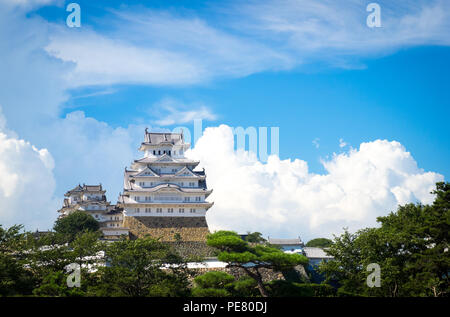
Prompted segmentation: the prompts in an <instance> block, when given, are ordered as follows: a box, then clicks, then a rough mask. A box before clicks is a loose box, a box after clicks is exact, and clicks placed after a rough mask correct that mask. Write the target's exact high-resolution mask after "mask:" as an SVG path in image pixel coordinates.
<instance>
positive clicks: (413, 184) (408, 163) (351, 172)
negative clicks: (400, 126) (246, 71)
mask: <svg viewBox="0 0 450 317" xmlns="http://www.w3.org/2000/svg"><path fill="white" fill-rule="evenodd" d="M233 140H234V137H233V132H232V129H231V128H230V127H228V126H226V125H221V126H219V127H217V128H207V129H206V130H205V132H204V135H203V136H202V137H201V138H200V139H199V140H198V142H197V144H196V146H195V148H194V149H192V150H190V152H188V153H187V155H189V156H190V157H192V158H196V159H200V162H201V163H200V164H201V166H203V167H205V169H206V172H207V180H208V184H209V186H210V187H212V188H213V190H214V191H213V194H212V195H211V196H210V199H211V200H212V201H214V202H215V205H214V207H213V208H211V209H210V211H209V212H208V214H207V219H208V223H209V225H210V226H211V228H212V229H232V230H237V231H239V232H246V231H260V232H263V233H264V234H265V235H270V236H272V237H275V236H278V237H289V236H290V237H296V236H298V235H300V236H302V237H303V238H305V239H309V238H313V237H318V236H325V237H330V236H331V235H332V234H333V233H334V234H338V233H340V232H341V231H342V228H343V227H348V228H350V229H351V230H356V229H359V228H362V227H367V226H375V225H376V217H377V216H382V215H386V214H387V213H389V212H390V211H394V210H396V208H397V206H398V205H399V204H405V203H407V202H422V203H430V202H432V200H433V197H432V195H431V194H430V191H431V190H432V189H433V188H434V186H435V183H436V182H437V181H442V180H443V176H442V175H440V174H437V173H434V172H425V171H423V170H422V169H420V168H419V167H418V166H417V164H416V161H415V160H414V158H413V157H412V156H411V154H410V153H409V152H407V151H406V149H405V148H404V147H403V146H402V145H401V144H400V143H399V142H396V141H390V142H389V141H386V140H376V141H373V142H367V143H362V144H361V145H360V147H359V149H351V150H350V151H348V152H345V153H342V154H339V155H337V154H335V155H334V156H333V158H332V159H330V160H328V161H323V166H324V168H325V170H326V173H325V174H315V173H311V172H309V170H308V164H307V162H305V161H303V160H300V159H295V160H280V159H279V158H278V157H277V156H274V155H271V156H270V157H269V159H268V161H267V163H266V164H263V163H261V162H260V161H258V160H257V158H256V156H255V155H254V154H253V153H251V152H246V151H242V150H238V151H234V148H233V144H234V143H233Z"/></svg>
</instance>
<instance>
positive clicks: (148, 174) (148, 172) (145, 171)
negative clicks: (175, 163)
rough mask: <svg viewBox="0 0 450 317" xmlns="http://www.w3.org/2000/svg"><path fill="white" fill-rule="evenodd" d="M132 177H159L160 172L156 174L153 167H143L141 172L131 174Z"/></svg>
mask: <svg viewBox="0 0 450 317" xmlns="http://www.w3.org/2000/svg"><path fill="white" fill-rule="evenodd" d="M130 176H131V177H152V176H153V177H159V175H158V174H156V173H155V172H154V171H153V170H152V169H151V168H149V167H148V166H147V167H146V168H145V169H143V170H142V171H141V172H139V173H137V174H136V175H130Z"/></svg>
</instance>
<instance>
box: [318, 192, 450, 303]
mask: <svg viewBox="0 0 450 317" xmlns="http://www.w3.org/2000/svg"><path fill="white" fill-rule="evenodd" d="M433 193H434V194H435V195H436V198H435V200H434V202H433V204H432V205H427V206H424V205H421V204H407V205H404V206H400V207H399V208H398V210H397V211H396V212H391V213H390V214H389V215H387V216H385V217H379V218H378V219H377V221H378V222H379V223H380V225H381V226H380V227H379V228H367V229H362V230H359V231H358V232H356V233H353V234H352V233H349V232H348V231H346V232H344V234H342V235H341V236H339V237H335V240H334V243H333V245H331V247H330V248H329V249H327V252H328V253H329V254H330V255H332V256H333V257H334V260H332V261H329V262H327V263H322V265H321V267H320V270H321V272H322V273H324V274H325V275H326V278H327V281H329V282H332V281H334V282H335V283H337V284H338V285H339V287H340V291H341V292H343V293H349V294H354V295H369V296H393V297H397V296H448V294H449V285H450V284H449V267H450V256H449V253H448V252H449V251H448V250H449V229H450V208H449V207H450V184H449V183H437V185H436V190H434V191H433ZM370 263H377V264H379V265H380V268H381V287H373V288H370V287H368V286H367V285H366V278H367V275H368V274H369V273H368V272H367V271H366V267H367V266H368V264H370Z"/></svg>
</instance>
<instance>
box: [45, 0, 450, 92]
mask: <svg viewBox="0 0 450 317" xmlns="http://www.w3.org/2000/svg"><path fill="white" fill-rule="evenodd" d="M377 2H378V3H379V4H380V6H381V10H382V11H381V14H382V15H381V18H382V27H381V28H369V27H368V26H367V25H366V18H367V15H368V14H369V13H368V12H367V11H366V5H367V3H366V1H361V0H347V1H332V0H322V1H309V0H308V1H307V0H296V1H294V0H277V1H273V0H266V1H247V2H244V3H243V2H230V3H231V4H229V5H227V6H226V8H225V9H224V8H223V6H221V8H220V12H221V14H220V15H215V16H219V17H218V18H217V19H212V18H211V17H210V16H209V15H207V14H204V15H202V12H201V11H199V12H197V13H196V14H192V13H185V12H184V11H183V10H182V9H172V10H171V11H160V10H154V9H146V8H142V7H140V8H139V9H136V8H130V7H128V8H125V9H121V10H120V11H115V10H109V14H107V15H105V16H104V17H102V18H100V19H99V20H98V24H97V25H96V27H95V28H89V27H88V26H83V27H82V28H81V29H80V30H79V32H72V30H69V29H68V28H57V27H55V26H54V28H53V29H52V31H51V32H52V36H51V38H52V40H51V43H50V44H49V45H48V46H47V51H48V53H49V54H50V55H52V56H54V57H57V58H59V59H61V60H63V61H66V62H70V63H73V64H74V69H73V71H72V72H71V73H70V74H69V75H68V77H67V79H68V82H69V84H70V85H71V86H83V85H99V84H100V85H102V84H115V83H138V84H149V85H186V84H187V85H190V84H199V83H205V82H208V81H210V80H213V79H216V78H221V77H242V76H247V75H249V74H254V73H258V72H263V71H278V70H289V69H295V68H298V67H301V65H303V64H307V63H314V62H320V63H325V64H329V65H332V66H333V67H343V68H349V67H350V68H352V67H361V59H364V58H367V57H373V56H380V55H385V54H389V53H392V52H394V51H396V50H398V49H400V48H403V47H411V46H417V45H446V46H447V45H450V36H449V34H450V18H449V14H448V12H450V2H449V1H443V0H431V1H430V0H426V1H425V0H403V1H402V0H399V1H395V2H392V1H377ZM211 10H213V11H214V6H213V8H212V9H211ZM216 11H219V8H217V9H216ZM69 32H70V33H69Z"/></svg>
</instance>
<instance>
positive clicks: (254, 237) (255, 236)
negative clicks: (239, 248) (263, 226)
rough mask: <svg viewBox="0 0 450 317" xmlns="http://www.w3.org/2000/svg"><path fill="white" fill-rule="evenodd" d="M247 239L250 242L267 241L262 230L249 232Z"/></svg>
mask: <svg viewBox="0 0 450 317" xmlns="http://www.w3.org/2000/svg"><path fill="white" fill-rule="evenodd" d="M245 241H247V242H250V243H261V242H266V239H264V238H263V236H262V233H261V232H252V233H250V232H248V234H247V237H245Z"/></svg>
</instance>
